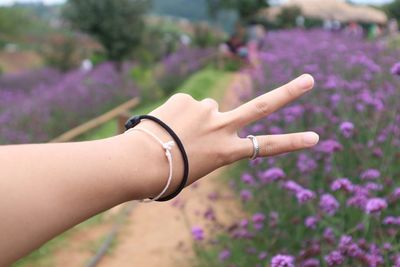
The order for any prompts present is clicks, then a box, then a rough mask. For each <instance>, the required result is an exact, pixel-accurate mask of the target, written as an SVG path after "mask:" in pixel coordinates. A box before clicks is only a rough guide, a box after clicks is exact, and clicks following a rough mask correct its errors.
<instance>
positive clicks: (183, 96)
mask: <svg viewBox="0 0 400 267" xmlns="http://www.w3.org/2000/svg"><path fill="white" fill-rule="evenodd" d="M170 99H172V100H179V101H189V100H193V98H192V97H191V96H190V95H188V94H185V93H177V94H174V95H173V96H172V97H171V98H170Z"/></svg>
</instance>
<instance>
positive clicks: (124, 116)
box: [118, 112, 131, 134]
mask: <svg viewBox="0 0 400 267" xmlns="http://www.w3.org/2000/svg"><path fill="white" fill-rule="evenodd" d="M130 117H131V115H130V113H128V112H125V113H121V114H119V116H118V134H123V133H124V132H125V122H126V121H127V120H129V118H130Z"/></svg>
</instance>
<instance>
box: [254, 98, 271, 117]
mask: <svg viewBox="0 0 400 267" xmlns="http://www.w3.org/2000/svg"><path fill="white" fill-rule="evenodd" d="M255 109H256V112H257V113H259V114H260V115H267V114H268V113H269V111H270V106H269V104H268V102H266V101H257V102H256V103H255Z"/></svg>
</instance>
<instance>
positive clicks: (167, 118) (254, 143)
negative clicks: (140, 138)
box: [141, 74, 319, 188]
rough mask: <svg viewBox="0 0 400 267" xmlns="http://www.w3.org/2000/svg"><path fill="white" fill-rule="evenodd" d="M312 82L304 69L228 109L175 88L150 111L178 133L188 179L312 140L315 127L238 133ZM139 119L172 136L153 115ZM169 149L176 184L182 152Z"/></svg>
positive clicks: (165, 136) (293, 148) (306, 145)
mask: <svg viewBox="0 0 400 267" xmlns="http://www.w3.org/2000/svg"><path fill="white" fill-rule="evenodd" d="M313 86H314V79H313V77H312V76H310V75H308V74H305V75H302V76H300V77H299V78H297V79H295V80H293V81H291V82H289V83H288V84H286V85H283V86H282V87H280V88H278V89H275V90H273V91H270V92H268V93H266V94H264V95H261V96H259V97H257V98H255V99H253V100H251V101H249V102H247V103H245V104H243V105H241V106H239V107H237V108H236V109H234V110H231V111H228V112H219V110H218V104H217V102H216V101H215V100H213V99H209V98H207V99H204V100H202V101H196V100H194V99H193V98H192V97H191V96H189V95H186V94H176V95H174V96H172V97H171V98H170V99H169V100H168V101H167V102H166V103H165V104H164V105H162V106H160V107H159V108H157V109H156V110H154V111H153V112H151V113H150V115H153V116H155V117H158V118H159V119H161V120H162V121H164V122H165V123H166V124H168V125H169V126H170V127H171V128H172V129H173V130H174V131H175V132H176V134H177V135H178V136H179V137H180V138H181V140H182V142H183V144H184V146H185V149H186V152H187V154H188V158H189V164H190V173H189V184H190V183H192V182H194V181H196V180H197V179H199V178H201V177H203V176H204V175H206V174H208V173H210V172H211V171H213V170H215V169H217V168H219V167H221V166H224V165H227V164H230V163H233V162H235V161H237V160H240V159H245V158H251V157H267V156H275V155H278V154H282V153H286V152H291V151H296V150H300V149H304V148H309V147H312V146H314V145H316V144H317V143H318V140H319V137H318V135H317V134H316V133H314V132H302V133H290V134H283V135H268V133H266V135H262V136H256V137H252V136H251V138H240V137H239V136H238V134H237V133H238V131H239V130H240V129H242V128H243V127H245V126H246V125H249V124H251V123H253V122H256V121H258V120H260V119H262V118H265V117H268V115H270V114H272V113H273V112H275V111H277V110H278V109H280V108H282V107H284V106H285V105H287V104H288V103H290V102H292V101H294V100H295V99H297V98H298V97H300V96H302V95H303V94H305V93H307V92H308V91H310V90H311V89H312V88H313ZM141 125H142V126H141V127H145V128H148V129H149V130H151V131H153V132H157V134H158V135H160V136H162V138H161V139H163V140H164V141H167V140H170V139H171V137H169V135H168V133H166V132H165V131H163V129H160V127H159V126H158V125H156V124H155V123H153V122H151V121H144V122H142V124H141ZM148 141H150V140H148ZM153 145H154V143H153ZM149 146H151V144H150V143H149ZM158 154H160V153H158ZM173 154H174V155H177V156H176V158H177V159H178V160H176V162H175V164H176V166H175V168H174V169H175V173H174V177H176V179H175V183H176V184H175V185H173V186H172V188H174V186H177V184H178V183H179V179H180V177H181V176H182V160H181V159H180V156H179V155H180V152H179V150H178V149H176V148H175V150H174V151H173ZM154 155H157V153H156V152H155V153H154ZM161 157H162V155H161V156H160V158H158V159H155V160H158V162H160V161H162V158H161ZM156 162H157V161H156ZM165 165H166V164H165ZM166 168H167V166H165V167H164V168H159V169H160V172H163V173H166V172H167V170H166Z"/></svg>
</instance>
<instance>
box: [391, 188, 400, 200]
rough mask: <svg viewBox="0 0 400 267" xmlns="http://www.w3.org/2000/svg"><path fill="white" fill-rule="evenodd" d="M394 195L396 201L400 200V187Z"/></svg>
mask: <svg viewBox="0 0 400 267" xmlns="http://www.w3.org/2000/svg"><path fill="white" fill-rule="evenodd" d="M392 195H393V198H394V199H396V200H397V199H400V187H397V188H395V189H394V190H393V193H392Z"/></svg>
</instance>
